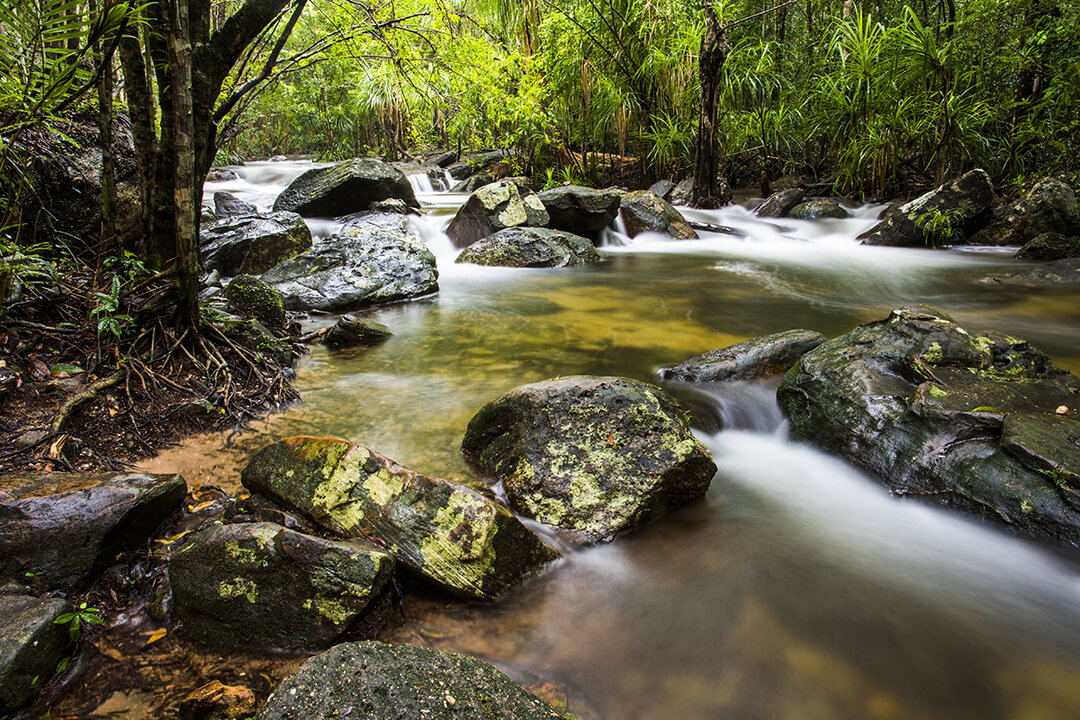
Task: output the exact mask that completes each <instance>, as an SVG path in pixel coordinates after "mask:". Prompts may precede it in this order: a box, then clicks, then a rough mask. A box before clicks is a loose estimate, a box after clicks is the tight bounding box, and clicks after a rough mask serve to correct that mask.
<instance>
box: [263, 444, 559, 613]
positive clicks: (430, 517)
mask: <svg viewBox="0 0 1080 720" xmlns="http://www.w3.org/2000/svg"><path fill="white" fill-rule="evenodd" d="M242 480H243V483H244V486H245V487H246V488H248V489H249V490H251V491H253V492H257V493H261V494H263V495H265V496H267V497H269V498H270V499H272V500H274V501H275V502H278V503H280V504H282V505H284V506H285V507H287V508H290V509H292V510H294V511H296V512H298V513H300V514H302V515H304V516H306V517H308V518H311V519H312V520H314V521H315V522H316V523H318V524H319V525H321V526H323V527H325V528H326V529H328V530H330V531H332V532H334V533H337V534H338V535H340V536H342V537H346V538H357V537H360V538H362V537H367V536H372V537H375V538H378V539H379V540H380V541H381V542H382V543H383V544H384V545H385V546H386V547H388V548H390V549H391V551H392V552H393V554H394V557H395V558H396V559H397V560H399V561H400V562H403V563H405V564H406V565H407V566H409V567H410V568H412V569H413V570H415V571H416V572H418V573H420V574H421V575H423V576H424V577H426V578H428V579H429V580H431V581H432V582H434V583H436V584H438V585H440V586H442V587H443V588H445V589H447V590H449V591H450V592H452V593H455V594H457V595H461V596H464V597H469V598H477V599H491V598H495V597H498V596H499V595H501V594H502V593H504V592H506V591H507V590H509V589H510V588H511V587H513V586H514V585H515V584H516V583H517V582H518V581H520V580H521V579H522V578H524V577H525V576H527V575H530V574H532V573H534V572H536V571H538V570H539V569H540V567H542V566H543V565H544V564H545V563H547V562H550V561H551V560H553V559H555V558H556V557H558V553H557V552H555V551H554V550H552V549H551V548H549V547H547V546H546V545H544V544H543V543H542V542H541V541H540V539H539V538H538V537H537V536H536V535H534V534H533V533H532V532H531V531H530V530H528V529H527V528H526V527H525V526H524V525H522V524H521V523H520V522H519V521H518V519H517V518H516V517H514V516H513V515H512V514H511V513H510V511H509V510H507V509H506V508H505V507H503V506H502V505H500V504H498V503H497V502H495V501H494V500H491V499H490V498H488V497H485V496H484V495H481V494H480V493H478V492H476V491H474V490H471V489H469V488H467V487H465V486H463V485H460V484H458V483H455V482H451V481H449V480H442V479H439V478H432V477H427V476H425V475H421V474H420V473H417V472H415V471H413V470H409V469H408V468H404V467H401V466H400V465H398V464H396V463H394V462H393V461H392V460H390V459H389V458H387V457H385V456H383V455H380V454H379V453H376V452H373V451H371V450H368V449H367V448H364V447H360V446H359V445H353V444H352V443H349V442H346V441H345V440H336V439H332V438H310V437H294V438H286V439H285V440H282V441H280V442H277V443H274V444H273V445H270V446H269V447H266V448H264V449H263V450H261V451H260V452H259V453H258V454H256V455H255V457H254V458H252V460H251V462H250V463H249V464H248V465H247V467H245V468H244V471H243V474H242Z"/></svg>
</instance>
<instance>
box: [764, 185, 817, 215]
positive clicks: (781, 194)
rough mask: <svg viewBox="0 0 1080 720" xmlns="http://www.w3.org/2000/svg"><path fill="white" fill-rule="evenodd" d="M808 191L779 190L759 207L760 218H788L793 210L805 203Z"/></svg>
mask: <svg viewBox="0 0 1080 720" xmlns="http://www.w3.org/2000/svg"><path fill="white" fill-rule="evenodd" d="M805 196H806V191H805V190H803V189H802V188H799V187H793V188H787V189H784V190H777V191H776V192H774V193H773V194H772V195H770V196H769V197H768V198H766V199H765V201H764V202H762V203H761V204H760V205H759V206H758V207H757V215H758V217H771V218H779V217H787V216H788V213H789V212H791V209H792V208H793V207H795V206H796V205H798V204H799V203H801V202H802V201H803V197H805Z"/></svg>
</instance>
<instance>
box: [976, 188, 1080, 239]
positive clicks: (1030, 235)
mask: <svg viewBox="0 0 1080 720" xmlns="http://www.w3.org/2000/svg"><path fill="white" fill-rule="evenodd" d="M1046 232H1060V233H1064V234H1066V235H1076V234H1078V233H1080V207H1078V206H1077V204H1076V193H1074V192H1073V189H1072V188H1071V187H1069V186H1068V185H1067V184H1065V183H1064V182H1062V181H1061V180H1058V179H1057V178H1043V179H1042V180H1040V181H1039V182H1037V183H1035V185H1034V186H1033V187H1032V188H1031V189H1030V190H1028V191H1027V193H1025V194H1024V196H1023V197H1021V198H1020V199H1019V200H1017V201H1016V202H1014V203H1012V204H1011V205H1009V206H1008V207H1006V208H1005V209H1004V211H1003V212H1001V213H1000V215H999V216H997V217H995V218H994V220H993V222H991V223H990V224H989V225H987V226H986V227H984V228H983V229H982V230H980V231H979V232H977V233H975V234H974V235H972V236H971V237H969V238H968V242H969V243H971V244H972V245H1023V244H1024V243H1026V242H1028V241H1029V240H1032V239H1034V238H1036V237H1038V236H1039V235H1041V234H1043V233H1046Z"/></svg>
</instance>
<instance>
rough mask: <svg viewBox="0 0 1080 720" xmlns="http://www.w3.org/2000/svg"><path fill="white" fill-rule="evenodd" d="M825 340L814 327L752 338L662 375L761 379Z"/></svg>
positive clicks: (701, 379)
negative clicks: (812, 328)
mask: <svg viewBox="0 0 1080 720" xmlns="http://www.w3.org/2000/svg"><path fill="white" fill-rule="evenodd" d="M823 342H825V336H824V335H822V334H821V333H819V332H815V331H813V330H788V331H787V332H782V333H775V334H773V335H765V336H763V337H757V338H752V339H750V340H745V341H743V342H741V343H735V344H734V345H729V346H727V347H722V348H719V349H717V350H710V351H709V352H707V353H703V354H701V355H698V356H697V357H693V358H690V359H689V360H687V361H686V362H684V363H680V364H679V365H675V366H674V367H669V368H662V369H661V370H660V378H661V379H663V380H676V381H679V382H689V383H707V382H726V381H729V380H757V379H759V378H766V377H772V376H774V375H781V374H783V373H785V372H787V371H788V370H789V369H790V368H791V366H792V365H794V364H795V363H796V362H798V360H799V358H801V357H802V356H803V355H805V354H806V353H808V352H810V351H811V350H813V349H814V348H816V347H817V346H818V345H820V344H821V343H823Z"/></svg>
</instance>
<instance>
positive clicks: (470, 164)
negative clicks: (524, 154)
mask: <svg viewBox="0 0 1080 720" xmlns="http://www.w3.org/2000/svg"><path fill="white" fill-rule="evenodd" d="M511 157H512V153H507V152H504V151H502V150H486V151H484V152H479V153H471V154H469V155H466V156H465V157H464V158H462V159H461V160H460V161H459V162H455V163H450V164H449V165H447V166H446V170H447V172H449V173H450V177H452V178H454V179H455V180H464V179H465V178H468V177H472V176H473V175H475V174H477V173H478V172H480V171H481V170H486V169H487V168H489V167H491V165H492V164H493V163H500V162H504V161H506V160H508V159H510V158H511Z"/></svg>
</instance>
